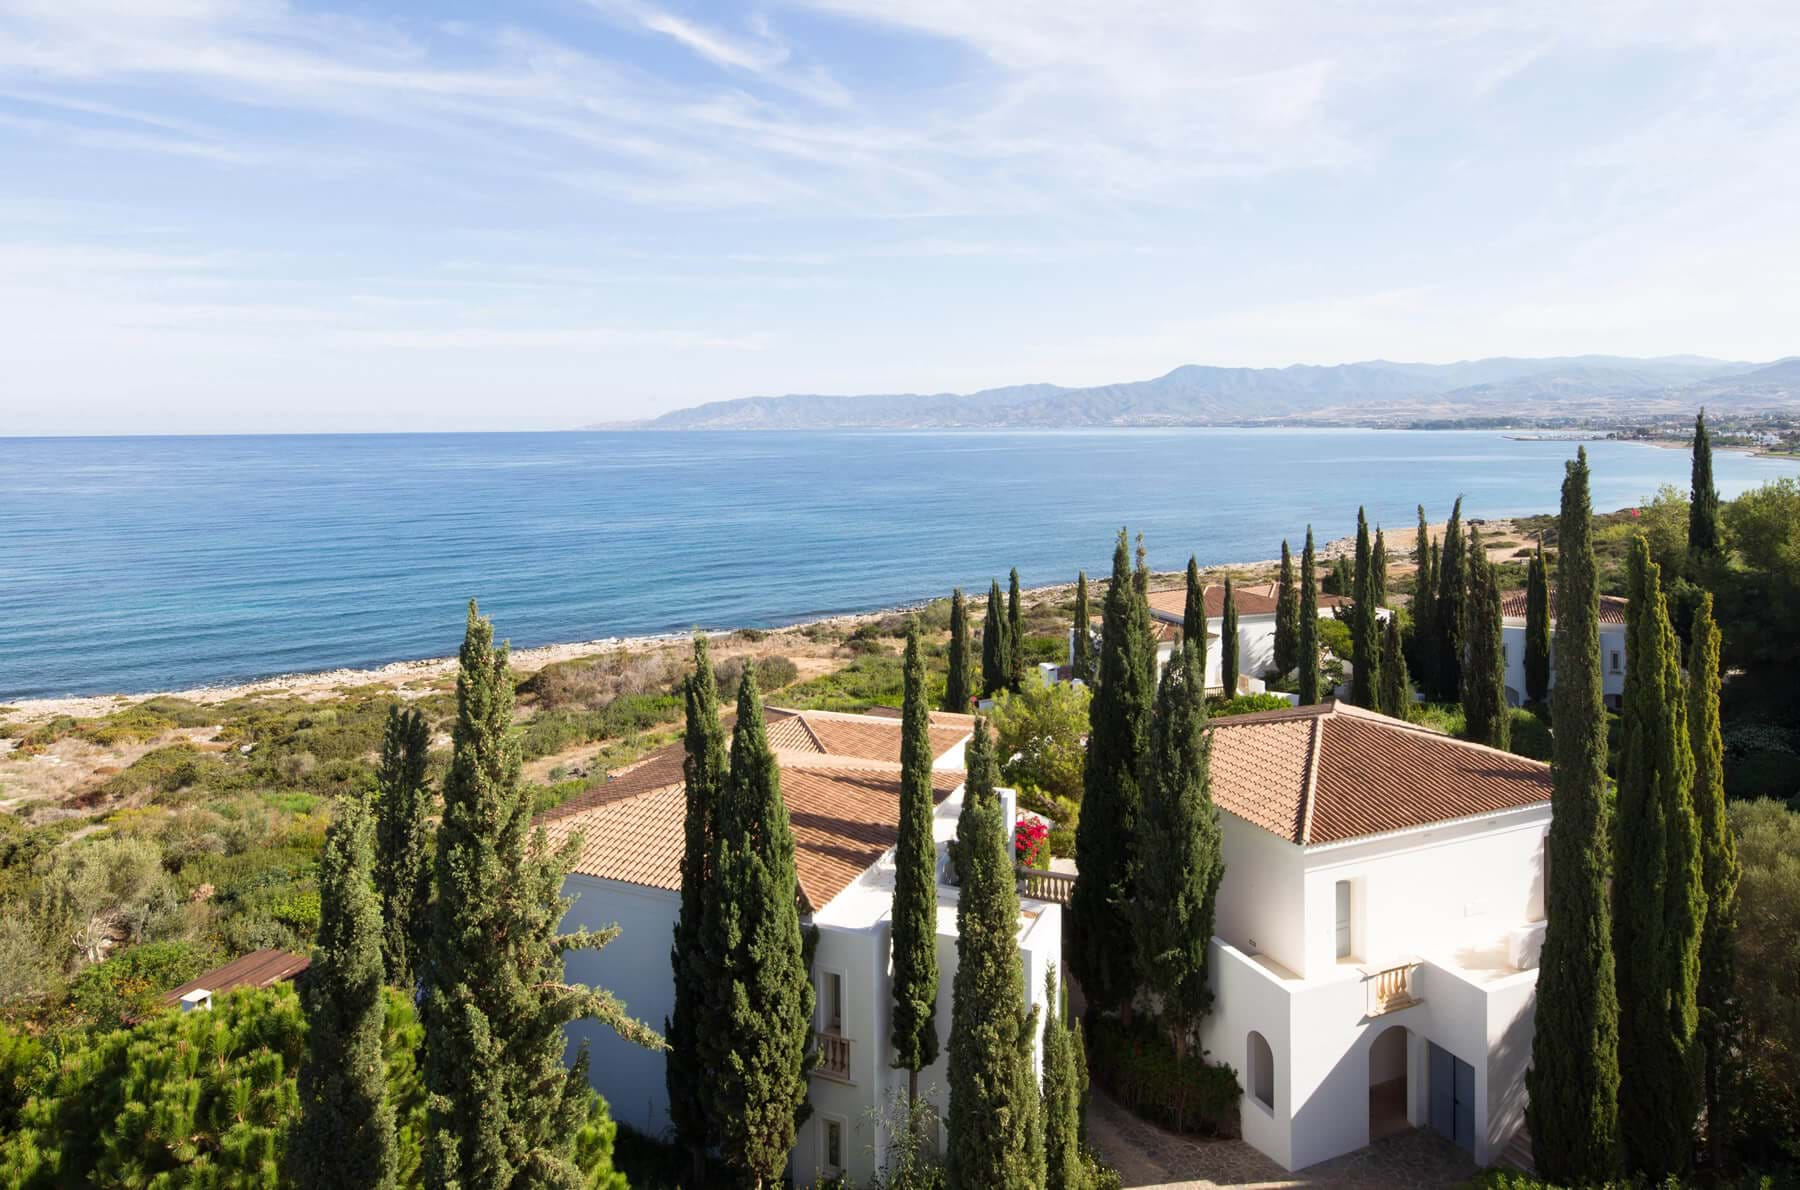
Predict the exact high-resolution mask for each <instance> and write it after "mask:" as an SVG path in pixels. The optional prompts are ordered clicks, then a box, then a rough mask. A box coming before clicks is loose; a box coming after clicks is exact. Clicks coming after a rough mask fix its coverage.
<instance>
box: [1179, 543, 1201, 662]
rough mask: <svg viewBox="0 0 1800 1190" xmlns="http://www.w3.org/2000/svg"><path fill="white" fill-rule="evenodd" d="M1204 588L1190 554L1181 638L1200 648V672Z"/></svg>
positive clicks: (1196, 563) (1182, 607)
mask: <svg viewBox="0 0 1800 1190" xmlns="http://www.w3.org/2000/svg"><path fill="white" fill-rule="evenodd" d="M1206 631H1207V630H1206V588H1205V587H1203V586H1201V585H1200V564H1199V563H1198V562H1196V561H1195V560H1194V558H1193V556H1192V555H1189V557H1188V564H1187V597H1186V599H1185V600H1184V601H1183V603H1182V605H1181V639H1182V640H1183V641H1192V642H1193V644H1194V647H1195V648H1197V649H1199V650H1200V673H1201V674H1202V675H1204V674H1205V673H1206Z"/></svg>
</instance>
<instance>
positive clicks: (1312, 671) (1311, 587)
mask: <svg viewBox="0 0 1800 1190" xmlns="http://www.w3.org/2000/svg"><path fill="white" fill-rule="evenodd" d="M1314 569H1315V564H1314V558H1313V534H1312V526H1311V525H1308V526H1307V527H1306V548H1305V549H1303V550H1301V551H1300V637H1299V643H1300V687H1299V689H1300V705H1302V706H1311V705H1312V704H1313V703H1316V702H1318V701H1319V587H1318V576H1317V575H1316V574H1315V573H1314Z"/></svg>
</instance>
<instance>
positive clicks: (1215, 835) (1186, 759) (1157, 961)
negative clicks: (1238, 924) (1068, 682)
mask: <svg viewBox="0 0 1800 1190" xmlns="http://www.w3.org/2000/svg"><path fill="white" fill-rule="evenodd" d="M1227 606H1229V605H1227ZM1198 660H1199V659H1198V658H1197V657H1196V656H1195V654H1194V652H1193V650H1191V649H1189V648H1186V647H1185V646H1184V647H1183V648H1182V649H1181V650H1180V651H1178V652H1177V653H1176V655H1175V656H1174V657H1173V658H1171V659H1170V661H1169V664H1168V665H1167V666H1166V667H1165V668H1164V669H1163V676H1162V683H1161V684H1160V685H1159V686H1158V687H1157V691H1156V707H1155V712H1154V714H1153V716H1152V718H1151V727H1150V751H1149V754H1148V756H1147V757H1146V760H1145V764H1144V776H1143V789H1144V807H1143V811H1142V812H1141V813H1140V814H1139V815H1138V822H1137V868H1136V879H1135V890H1136V897H1135V899H1134V900H1133V901H1132V902H1131V926H1132V945H1133V948H1134V949H1135V951H1136V952H1137V965H1138V979H1139V982H1140V983H1141V984H1142V985H1143V986H1144V987H1145V988H1146V989H1148V990H1149V991H1150V992H1152V993H1154V994H1155V995H1156V996H1157V997H1158V998H1159V999H1160V1000H1161V1003H1162V1018H1161V1019H1162V1025H1163V1027H1164V1029H1166V1030H1167V1031H1168V1034H1169V1040H1170V1042H1171V1043H1172V1044H1173V1045H1174V1047H1175V1061H1176V1063H1177V1064H1178V1065H1179V1064H1182V1063H1185V1062H1186V1061H1187V1055H1188V1044H1189V1040H1190V1039H1191V1038H1192V1037H1193V1036H1194V1034H1195V1032H1196V1030H1197V1029H1198V1028H1199V1025H1200V1020H1201V1018H1202V1017H1204V1016H1205V1015H1206V1014H1207V1013H1208V1012H1209V1011H1211V1009H1212V998H1213V997H1212V986H1211V984H1210V983H1209V982H1208V980H1207V947H1208V946H1209V945H1210V943H1211V941H1212V936H1213V911H1214V908H1215V906H1216V903H1217V900H1218V894H1219V881H1220V880H1221V879H1222V878H1223V877H1224V875H1225V860H1224V855H1223V851H1222V841H1221V840H1222V835H1221V831H1220V827H1219V811H1218V809H1217V807H1215V806H1214V805H1213V800H1212V783H1211V775H1210V759H1211V755H1212V741H1211V738H1210V737H1209V735H1208V733H1207V730H1206V688H1205V685H1204V681H1205V679H1204V676H1203V674H1201V673H1200V672H1198V671H1197V670H1196V668H1195V666H1196V663H1197V662H1198ZM1183 1085H1185V1084H1183ZM1185 1106H1186V1105H1185V1103H1183V1102H1181V1101H1179V1100H1178V1101H1177V1103H1176V1108H1175V1111H1176V1129H1177V1131H1179V1130H1180V1129H1181V1127H1182V1126H1183V1124H1184V1119H1183V1111H1184V1108H1185Z"/></svg>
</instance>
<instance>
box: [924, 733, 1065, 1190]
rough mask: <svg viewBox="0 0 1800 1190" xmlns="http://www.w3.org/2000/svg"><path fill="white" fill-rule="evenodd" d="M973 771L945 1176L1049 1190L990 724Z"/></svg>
mask: <svg viewBox="0 0 1800 1190" xmlns="http://www.w3.org/2000/svg"><path fill="white" fill-rule="evenodd" d="M968 766H969V770H968V782H967V784H966V786H965V787H964V794H963V808H962V814H961V815H960V816H959V817H958V819H957V823H956V840H957V865H958V873H959V875H960V876H961V878H962V883H961V888H960V891H959V892H958V894H957V902H956V977H955V979H954V981H953V983H952V993H951V1008H950V1047H949V1048H950V1058H949V1067H950V1069H949V1081H950V1151H949V1159H948V1161H947V1162H946V1165H947V1173H948V1175H949V1184H950V1186H951V1187H952V1188H953V1190H954V1188H967V1190H987V1188H988V1187H995V1188H996V1190H1006V1188H1012V1190H1038V1188H1039V1187H1041V1186H1042V1185H1043V1182H1044V1153H1043V1134H1042V1132H1041V1130H1040V1124H1039V1118H1038V1087H1037V1077H1036V1076H1037V1052H1036V1050H1037V1046H1036V1041H1037V1029H1038V1012H1037V1009H1036V1008H1035V1007H1034V1008H1032V1009H1031V1010H1030V1011H1026V1010H1025V1007H1024V1005H1025V1003H1026V999H1025V972H1024V969H1023V967H1022V966H1021V965H1020V962H1019V946H1018V941H1017V939H1018V932H1019V894H1018V891H1017V882H1016V879H1015V878H1014V876H1013V862H1012V840H1011V839H1009V838H1008V837H1007V833H1008V832H1007V828H1006V824H1005V823H1003V822H1002V821H1001V806H1000V799H999V797H998V795H996V793H995V792H994V786H995V784H996V782H997V781H998V778H999V771H998V768H997V766H996V764H995V762H994V750H993V745H992V743H991V742H990V736H989V735H988V728H987V722H986V720H984V719H977V720H976V721H975V735H974V737H973V738H972V739H971V740H970V741H969V749H968Z"/></svg>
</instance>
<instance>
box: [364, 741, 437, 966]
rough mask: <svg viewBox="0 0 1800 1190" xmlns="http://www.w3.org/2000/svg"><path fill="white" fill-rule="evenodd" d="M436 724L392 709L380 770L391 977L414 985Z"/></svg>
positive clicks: (379, 843)
mask: <svg viewBox="0 0 1800 1190" xmlns="http://www.w3.org/2000/svg"><path fill="white" fill-rule="evenodd" d="M430 743H431V729H430V728H429V727H427V726H426V724H425V716H424V715H422V714H420V713H419V712H418V711H416V710H406V711H403V710H401V709H400V708H399V707H398V706H392V707H389V708H388V720H387V730H386V731H385V732H384V733H383V735H382V739H381V761H380V763H379V764H378V765H377V766H376V769H375V889H376V892H377V893H378V895H379V896H380V898H381V922H382V925H381V961H382V967H383V968H384V969H385V971H386V973H387V981H388V982H389V983H391V984H393V985H394V986H396V987H402V988H410V987H412V986H413V976H414V973H415V971H416V969H417V967H418V963H419V950H420V947H421V946H422V945H423V942H424V932H425V929H426V925H427V916H428V914H429V912H430V903H431V868H430V866H429V865H428V864H427V863H426V860H427V858H428V857H427V855H426V849H427V846H428V841H429V838H430V835H431V817H430V816H431V793H430V791H429V790H427V789H426V788H425V763H426V749H427V748H428V746H429V745H430Z"/></svg>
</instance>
